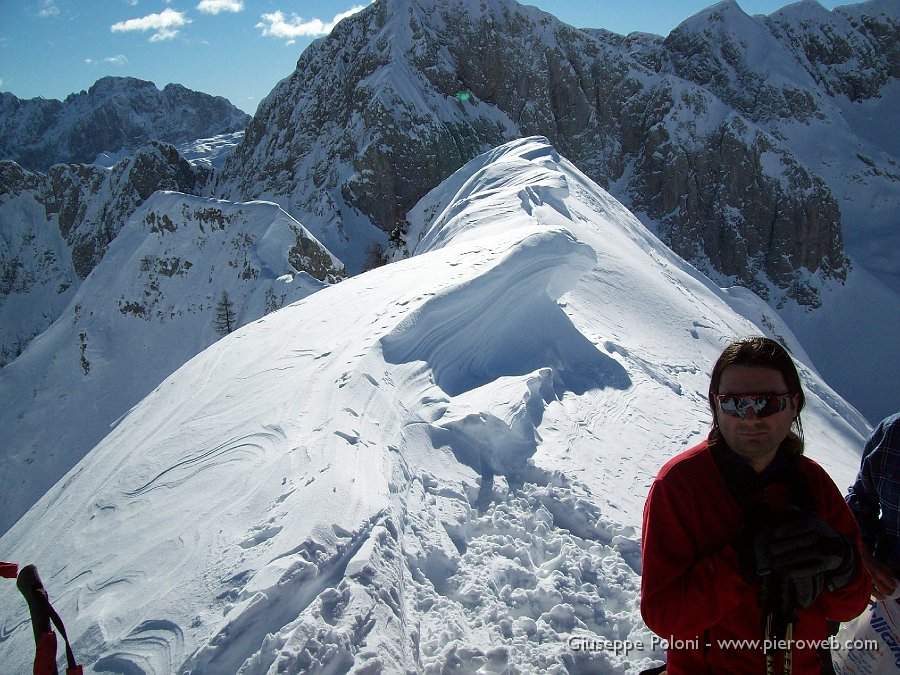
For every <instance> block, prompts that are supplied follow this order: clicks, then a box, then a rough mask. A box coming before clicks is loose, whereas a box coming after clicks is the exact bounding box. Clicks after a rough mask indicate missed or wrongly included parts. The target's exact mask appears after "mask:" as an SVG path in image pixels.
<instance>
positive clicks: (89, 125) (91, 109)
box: [0, 77, 250, 171]
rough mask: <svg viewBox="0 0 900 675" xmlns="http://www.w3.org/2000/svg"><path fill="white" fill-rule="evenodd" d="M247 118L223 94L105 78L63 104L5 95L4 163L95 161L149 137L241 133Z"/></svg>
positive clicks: (1, 123)
mask: <svg viewBox="0 0 900 675" xmlns="http://www.w3.org/2000/svg"><path fill="white" fill-rule="evenodd" d="M249 120H250V117H249V115H247V114H245V113H243V112H241V111H240V110H238V109H237V108H235V107H234V106H233V105H232V104H231V103H230V102H228V101H227V100H226V99H224V98H222V97H219V96H210V95H209V94H203V93H200V92H196V91H191V90H189V89H186V88H185V87H182V86H181V85H177V84H170V85H167V86H166V87H165V88H164V89H163V90H162V91H160V90H159V89H157V88H156V86H155V85H154V84H153V83H152V82H145V81H143V80H137V79H134V78H129V77H125V78H122V77H105V78H103V79H101V80H98V81H97V83H96V84H94V86H92V87H91V88H90V89H89V90H88V91H86V92H85V91H82V92H81V93H78V94H72V95H70V96H69V97H67V98H66V100H65V101H55V100H45V99H31V100H20V99H18V98H16V97H15V96H13V95H12V94H8V93H4V94H0V159H5V160H12V161H15V162H17V163H18V164H20V165H21V166H23V167H25V168H27V169H32V170H37V171H47V170H48V169H49V168H50V167H51V166H52V165H53V164H57V163H89V162H92V161H94V158H96V157H97V156H98V155H99V154H101V153H103V152H107V153H111V154H115V153H118V152H120V151H122V150H123V149H136V148H138V147H140V146H141V145H143V144H144V143H146V142H147V141H148V140H161V141H165V142H168V143H180V142H184V141H193V140H195V139H197V138H206V137H211V136H216V135H218V134H223V133H229V132H233V131H239V130H241V129H243V128H244V127H245V126H246V125H247V122H248V121H249Z"/></svg>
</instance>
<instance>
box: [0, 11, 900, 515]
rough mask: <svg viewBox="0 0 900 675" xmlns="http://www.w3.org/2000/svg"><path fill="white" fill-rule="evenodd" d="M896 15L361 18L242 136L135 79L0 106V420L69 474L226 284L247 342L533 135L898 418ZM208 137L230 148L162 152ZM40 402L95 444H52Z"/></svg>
mask: <svg viewBox="0 0 900 675" xmlns="http://www.w3.org/2000/svg"><path fill="white" fill-rule="evenodd" d="M898 15H900V8H898V5H897V3H896V2H892V1H889V0H872V1H871V2H867V3H862V4H859V5H849V6H845V7H841V8H838V9H836V10H833V11H827V10H825V9H824V8H822V7H821V6H820V5H818V4H817V3H815V2H800V3H797V4H794V5H790V6H788V7H785V8H784V9H782V10H780V11H779V12H776V13H774V14H772V15H770V16H767V17H763V16H755V17H750V16H748V15H746V14H745V13H744V12H743V11H742V10H741V9H740V8H739V6H738V5H737V4H736V3H735V2H732V1H730V0H726V1H725V2H721V3H719V4H716V5H714V6H712V7H710V8H709V9H707V10H704V11H703V12H700V13H699V14H697V15H695V16H693V17H691V18H689V19H687V20H686V21H685V22H684V23H682V24H681V25H680V26H679V27H678V28H676V29H675V30H674V31H673V32H672V33H671V34H670V35H669V36H667V37H665V38H663V37H660V36H653V35H647V34H632V35H629V36H620V35H615V34H613V33H610V32H608V31H603V30H586V29H585V30H583V29H576V28H573V27H571V26H568V25H566V24H563V23H561V22H560V21H558V20H557V19H555V18H554V17H552V16H551V15H549V14H546V13H544V12H541V11H539V10H537V9H535V8H533V7H527V6H523V5H519V4H517V3H516V2H513V1H512V0H485V1H484V2H480V3H472V2H465V1H462V0H451V1H449V2H438V1H437V0H378V1H377V2H375V3H373V4H372V5H371V6H369V7H368V8H367V9H366V10H364V11H362V12H359V13H358V14H356V15H354V16H352V17H350V18H348V19H346V20H344V21H343V22H341V23H340V24H338V26H337V27H336V28H335V29H334V31H333V32H332V33H331V34H330V35H329V36H328V37H327V38H324V39H322V40H319V41H317V42H315V43H314V44H313V45H312V46H310V47H309V48H308V49H307V50H306V51H305V52H304V53H303V55H302V56H301V58H300V60H299V62H298V65H297V69H296V70H295V71H294V72H293V73H292V74H291V75H290V76H289V77H287V78H286V79H284V80H283V81H282V82H281V83H279V84H278V85H277V86H276V87H275V89H274V90H273V91H272V92H271V94H270V95H269V96H268V97H267V98H266V99H265V100H264V101H263V102H262V103H261V105H260V106H259V109H258V111H257V113H256V115H255V116H254V117H253V118H252V120H251V119H250V118H248V117H247V116H245V115H244V114H243V113H241V112H240V111H238V110H237V109H236V108H234V107H233V106H231V105H230V104H228V103H227V101H224V100H222V99H216V98H213V97H209V96H206V95H203V94H197V93H195V92H189V91H188V90H185V89H184V88H182V87H178V86H175V85H170V86H168V87H166V88H165V89H164V90H163V91H162V92H160V91H159V90H158V89H156V87H155V86H154V85H152V84H150V83H146V82H141V81H139V80H134V79H130V78H105V79H104V80H101V81H99V82H98V83H97V84H96V85H95V86H94V87H92V88H91V90H90V92H82V93H81V94H73V95H72V96H70V97H69V98H68V99H67V100H66V101H65V102H59V101H42V100H32V101H19V100H18V99H16V98H15V97H13V96H11V95H9V94H3V95H0V158H2V159H3V160H4V161H2V162H0V225H2V227H0V239H2V241H0V244H2V246H0V363H2V364H5V367H4V368H3V369H2V370H0V396H7V395H8V396H9V397H10V398H9V400H11V401H12V400H16V401H18V403H16V404H15V405H10V406H8V411H9V414H8V415H6V416H4V417H3V418H2V425H0V427H2V428H4V429H11V430H13V431H14V433H15V435H16V437H17V438H20V439H25V440H24V441H23V442H24V443H25V446H21V447H19V446H17V447H19V449H18V450H16V452H20V453H21V456H20V457H19V458H18V460H17V461H21V465H22V466H28V465H29V464H30V463H31V462H33V461H34V459H33V458H34V456H35V453H38V452H40V449H42V448H46V447H49V446H53V445H54V444H59V445H60V447H61V446H62V445H64V444H67V445H66V447H65V448H64V449H60V450H59V452H60V453H63V454H65V460H62V459H61V458H59V457H57V459H59V462H58V463H57V464H54V465H53V469H50V468H48V467H43V468H42V470H46V471H51V472H52V470H56V471H58V472H64V471H65V470H66V469H68V468H69V467H70V466H71V465H72V462H73V461H76V460H77V459H78V458H79V457H80V456H82V455H83V454H84V453H86V452H87V451H88V450H89V449H90V448H91V447H92V446H93V445H94V444H95V443H97V442H98V441H99V440H100V438H102V436H103V435H104V434H105V433H106V431H107V430H108V425H109V424H111V423H112V422H113V421H114V420H116V419H117V418H118V417H120V416H121V415H122V414H123V413H124V412H126V411H127V410H128V409H129V408H130V406H132V405H134V404H135V403H137V402H138V401H139V400H140V398H142V396H143V395H144V394H146V393H147V392H149V391H150V390H151V389H152V388H153V387H155V386H156V385H157V384H158V383H159V382H160V381H161V380H162V378H163V377H165V375H166V374H167V373H168V372H171V370H173V369H174V368H176V367H177V366H178V365H180V364H181V363H183V362H184V361H185V360H187V359H189V358H190V357H191V356H193V355H194V354H196V353H197V352H199V351H200V350H202V349H203V348H204V347H206V346H208V345H209V344H210V343H211V342H213V341H214V340H216V339H217V337H218V334H217V333H216V331H215V330H214V324H215V323H216V318H217V313H218V312H219V310H220V309H221V299H222V298H221V294H222V293H223V292H227V293H228V294H229V295H230V296H231V297H232V298H233V301H234V302H235V303H236V305H235V306H236V308H237V309H240V311H239V312H237V315H236V325H238V326H240V325H243V324H245V323H247V322H251V321H254V320H256V319H258V318H260V317H261V316H263V315H264V314H265V313H266V312H269V311H271V310H272V309H276V308H277V307H280V306H281V304H283V303H285V302H291V301H294V300H298V299H300V298H302V297H305V295H306V294H308V293H311V292H313V291H314V290H316V289H319V288H322V287H323V285H325V284H328V283H333V282H335V281H337V280H339V279H342V278H344V276H346V275H347V273H350V274H358V273H359V272H360V271H362V270H363V269H364V268H366V267H369V266H372V265H375V264H379V263H382V262H385V261H387V260H399V259H401V258H403V257H405V256H406V255H409V254H411V253H412V252H413V251H414V250H415V248H416V246H417V245H418V244H419V241H418V236H419V233H421V232H423V231H424V230H423V229H422V228H421V227H415V226H413V224H412V222H411V219H410V213H411V212H412V211H413V210H414V209H415V207H416V205H417V204H418V203H419V202H420V200H421V199H422V197H423V196H424V195H426V194H427V193H428V192H429V191H430V190H432V189H433V188H435V187H436V186H439V185H442V184H443V181H445V180H446V179H447V178H448V177H450V176H451V175H452V174H453V172H454V171H455V170H457V169H458V168H459V167H461V166H462V165H464V164H465V163H466V162H467V161H469V160H470V159H471V158H473V157H475V156H476V155H478V154H479V153H482V152H484V151H485V150H488V149H490V148H493V147H496V146H499V145H501V144H502V143H504V142H506V141H509V140H511V139H515V138H519V137H522V136H531V135H540V136H542V137H545V138H547V139H548V140H549V142H550V143H551V144H552V145H553V147H555V148H556V149H557V150H558V151H559V152H560V153H561V154H562V155H563V156H565V157H567V158H568V159H569V160H571V161H572V162H573V163H574V164H575V165H577V166H578V168H579V169H580V170H581V171H583V172H584V173H585V174H586V175H587V176H588V177H590V178H591V179H592V180H594V181H596V182H597V183H598V184H599V185H601V186H603V187H606V188H607V189H608V190H609V191H610V193H612V194H613V195H614V196H615V197H616V198H617V199H619V200H620V201H621V202H622V203H623V204H624V205H625V206H626V207H628V208H629V209H630V210H631V211H633V213H634V214H635V215H637V217H638V218H639V219H640V220H641V221H642V222H643V223H644V224H645V225H646V226H647V227H648V228H649V229H650V230H651V231H652V232H654V233H655V234H656V235H658V236H659V237H660V238H661V239H662V240H663V241H664V242H665V243H666V244H667V245H668V246H670V247H671V248H672V249H673V250H674V251H675V252H676V253H678V254H679V255H681V256H682V257H684V258H685V259H686V260H688V261H689V262H690V263H691V264H693V265H694V266H695V267H696V268H698V269H699V270H701V271H702V272H704V273H705V274H707V275H709V277H710V278H711V279H712V280H713V281H714V282H715V283H716V284H718V285H720V286H722V287H731V286H742V287H746V288H750V289H752V290H753V291H755V292H756V293H757V294H759V295H760V296H761V297H762V298H764V299H765V300H766V301H767V302H768V303H769V304H770V305H771V306H772V307H773V308H774V309H777V311H778V312H779V314H780V318H781V319H783V320H784V321H785V322H786V325H787V326H789V327H790V329H791V330H792V331H793V333H794V334H796V335H797V337H798V338H799V342H800V344H802V345H803V347H804V349H805V350H806V352H807V353H808V354H809V355H810V357H811V360H812V363H814V364H815V366H816V368H818V370H819V372H820V373H821V374H822V376H823V377H824V379H825V381H827V382H828V383H829V384H831V385H832V386H833V387H834V388H835V389H836V390H837V391H838V392H839V393H840V394H842V395H843V396H845V397H846V398H847V399H848V400H849V401H850V402H852V403H853V404H854V405H856V406H857V407H858V408H859V409H860V410H861V411H862V412H864V413H865V414H866V415H867V416H868V417H869V419H870V420H875V419H878V418H880V417H881V416H883V415H884V414H887V413H888V412H891V411H894V410H897V409H900V397H898V394H897V393H896V386H895V379H896V372H895V371H896V369H895V368H892V367H889V366H890V365H891V364H893V363H895V361H896V355H897V353H898V352H900V339H898V338H897V336H898V335H900V275H898V272H897V265H896V260H897V252H898V251H900V228H898V227H897V214H898V213H900V141H898V137H897V135H896V134H895V133H894V132H893V131H892V130H893V129H895V128H898V127H900V120H898V115H900V113H898V110H900V48H898V44H900V16H898ZM188 110H192V111H193V112H191V113H190V114H188V112H187V111H188ZM244 127H246V131H245V132H244V133H243V136H242V140H239V139H240V138H241V136H240V134H241V130H242V129H244ZM212 136H218V138H219V139H226V138H227V139H228V140H227V141H221V140H220V141H216V142H211V143H208V144H203V143H200V144H194V145H193V146H192V149H191V151H190V154H188V152H187V151H182V152H179V150H178V149H177V148H176V147H175V145H173V143H174V144H178V145H179V147H182V148H186V147H187V144H188V143H189V142H191V141H195V140H196V139H202V138H209V137H212ZM238 140H239V143H238V145H237V146H236V147H234V149H233V151H232V152H231V153H230V154H228V156H227V159H225V160H224V162H223V157H224V156H225V154H226V152H223V151H222V148H223V147H226V148H227V147H229V146H230V144H231V143H234V142H238ZM203 148H208V149H212V148H215V149H214V150H213V151H212V154H216V153H217V157H216V159H215V160H210V161H204V150H203ZM116 158H121V159H119V160H118V161H117V162H116V161H115V160H116ZM188 158H190V161H188ZM95 161H96V162H97V164H91V163H92V162H95ZM111 161H112V162H114V164H113V166H111V167H109V168H107V167H106V166H101V165H108V164H109V163H110V162H111ZM160 190H162V191H167V192H166V193H165V194H163V195H160V194H159V191H160ZM174 193H177V194H174ZM259 200H263V201H264V202H269V203H268V204H260V203H258V202H259ZM252 202H257V203H255V204H252ZM235 213H240V214H241V215H240V216H236V215H233V214H235ZM217 214H218V215H217ZM229 214H232V215H229ZM437 215H438V214H436V213H426V214H421V215H420V217H421V218H424V219H425V220H428V219H429V218H433V217H436V216H437ZM273 222H278V223H280V225H279V226H278V227H277V228H276V230H277V232H279V234H278V235H277V236H276V235H273V234H270V231H271V227H272V223H273ZM232 230H233V232H232ZM123 232H127V233H129V234H128V237H129V239H128V241H129V244H128V246H129V247H131V248H129V249H128V250H130V251H132V253H129V254H128V255H127V256H126V255H125V254H123V253H121V251H123V250H125V248H123V247H125V246H126V245H125V244H124V243H117V242H118V241H119V237H120V236H121V234H122V233H123ZM288 232H290V233H292V234H290V235H288V234H287V233H288ZM210 237H214V238H215V237H219V238H223V237H224V238H225V239H227V240H228V242H230V243H229V244H228V245H225V244H221V242H220V244H221V245H220V244H216V246H215V247H213V249H204V250H205V251H206V252H205V253H204V254H203V256H204V263H203V264H202V265H201V264H200V263H198V261H197V260H195V259H194V257H192V256H191V255H190V254H189V251H192V250H194V248H198V249H199V248H200V247H201V245H202V244H203V243H204V242H207V241H208V240H209V239H210ZM217 241H218V240H217ZM209 250H214V251H215V254H212V253H209ZM114 251H118V252H119V253H117V254H116V255H115V256H113V257H110V254H111V252H114ZM137 251H140V255H138V253H136V252H137ZM263 260H265V261H268V262H266V263H265V264H263V262H262V261H263ZM254 261H256V262H254ZM273 261H275V262H273ZM186 262H190V264H191V265H190V267H187V266H186V264H185V263H186ZM98 279H105V280H107V281H106V282H105V283H104V284H100V285H98V283H99V282H98V281H97V280H98ZM188 279H189V280H190V283H189V285H190V286H191V292H190V293H189V294H188V295H184V294H183V293H184V289H183V288H182V286H181V285H179V284H182V283H183V282H185V280H188ZM294 280H298V281H294ZM301 281H302V283H301ZM256 284H260V286H259V287H258V288H257V287H256ZM176 289H178V290H176ZM260 289H262V290H260ZM270 291H271V295H270V293H269V292H270ZM260 293H262V295H260ZM735 294H736V297H739V296H740V293H739V292H738V291H735ZM170 296H171V297H170ZM123 310H124V311H123ZM661 311H663V310H661ZM110 317H114V319H115V320H112V319H111V318H110ZM175 325H178V326H179V328H178V329H177V330H172V331H171V332H167V331H169V329H172V328H173V327H174V326H175ZM772 326H773V329H772V330H775V328H774V326H775V324H774V323H773V324H772ZM151 327H152V328H151ZM48 329H49V330H48ZM126 334H127V335H129V336H131V337H129V338H127V340H125V338H120V340H125V341H126V342H128V343H129V345H130V346H128V347H127V348H125V347H123V346H122V343H121V342H117V339H116V337H115V336H117V335H123V336H124V335H126ZM141 334H145V335H146V336H147V337H146V338H145V341H140V340H138V338H137V337H135V336H139V335H141ZM50 336H52V337H50ZM166 336H169V337H168V338H167V337H166ZM185 336H191V338H190V339H185ZM41 343H43V345H44V346H41ZM51 343H52V344H54V345H55V346H54V347H53V349H50V348H49V347H47V346H46V345H49V344H51ZM161 345H165V347H162V346H161ZM108 349H109V350H111V351H107V350H108ZM156 349H167V350H169V351H170V352H171V353H170V354H169V355H168V356H167V357H166V358H165V359H162V360H161V361H160V362H159V363H157V364H156V365H154V367H153V368H150V369H148V370H147V372H148V373H152V374H148V376H147V380H146V381H143V382H141V383H136V382H135V383H132V384H129V385H128V386H127V387H125V388H124V389H123V391H122V392H121V395H120V396H110V397H104V398H102V399H101V400H98V399H97V398H96V396H94V398H91V397H90V396H86V395H85V394H84V392H87V391H93V392H95V393H96V392H99V391H101V390H103V391H106V390H105V389H103V387H113V386H114V385H113V384H112V383H115V382H125V381H128V382H131V380H130V379H129V378H130V377H131V376H130V375H128V373H129V371H130V369H132V367H133V364H134V362H135V360H136V359H140V358H142V357H141V356H140V355H141V354H144V353H150V352H153V351H154V350H156ZM29 354H31V355H30V356H29ZM45 361H46V362H45ZM20 363H27V364H28V365H27V366H24V365H17V364H20ZM85 363H87V366H85ZM101 373H102V376H101ZM63 374H64V375H63ZM52 382H65V383H66V387H67V388H68V389H67V392H66V397H65V398H64V397H59V396H57V397H56V398H55V399H53V397H52V389H50V387H51V384H52ZM101 384H102V386H101ZM45 389H46V392H45V393H44V394H41V392H44V391H45ZM22 391H31V392H33V395H32V398H31V399H30V400H29V399H22V400H19V399H21V392H22ZM78 392H82V393H81V394H79V393H78ZM44 396H50V397H51V398H50V399H46V400H45V399H44V398H43V397H44ZM16 397H19V398H18V399H17V398H16ZM51 399H52V400H51ZM3 400H6V399H3ZM36 401H41V402H40V403H37V402H36ZM48 411H56V412H54V415H56V414H57V413H58V414H59V419H62V417H66V419H82V420H83V419H89V420H91V423H90V425H88V426H89V427H90V428H89V429H87V430H86V431H85V432H84V433H83V434H82V433H81V432H79V434H77V436H78V437H77V438H75V437H74V436H72V437H69V436H65V437H56V436H55V435H54V434H55V433H56V432H55V431H54V429H52V428H48V426H47V424H46V421H45V417H46V415H47V414H48ZM38 412H40V414H38ZM4 415H5V413H4ZM10 433H13V432H12V431H11V432H10ZM7 435H9V434H7ZM26 446H27V447H26ZM42 466H43V465H42ZM61 475H62V473H57V474H56V475H53V476H51V475H50V474H49V473H48V474H47V476H46V478H45V480H46V481H49V482H48V483H47V485H48V486H49V485H50V484H52V482H53V481H55V480H56V479H57V478H59V477H60V476H61ZM22 480H25V478H22ZM4 487H5V486H4ZM20 488H21V485H20V486H18V487H11V488H10V490H12V491H14V490H15V489H20ZM9 494H11V495H12V492H9ZM10 500H12V501H15V498H14V497H10ZM16 504H17V507H16V508H17V509H18V508H21V507H23V506H25V505H24V503H19V502H16ZM10 515H11V516H12V515H14V514H13V513H12V512H10Z"/></svg>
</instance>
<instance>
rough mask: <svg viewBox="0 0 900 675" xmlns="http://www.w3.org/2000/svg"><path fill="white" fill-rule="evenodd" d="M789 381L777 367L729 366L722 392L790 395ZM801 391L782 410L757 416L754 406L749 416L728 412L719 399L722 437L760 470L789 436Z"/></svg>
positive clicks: (720, 389)
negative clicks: (787, 381)
mask: <svg viewBox="0 0 900 675" xmlns="http://www.w3.org/2000/svg"><path fill="white" fill-rule="evenodd" d="M787 392H788V388H787V383H786V382H785V381H784V376H783V375H782V374H781V372H779V371H777V370H775V369H774V368H755V367H751V366H728V367H727V368H726V369H725V370H723V371H722V377H721V379H720V381H719V394H732V395H735V394H786V393H787ZM798 398H799V395H798V394H794V395H793V396H791V397H790V399H789V401H788V404H787V406H786V407H785V409H784V410H782V411H781V412H777V413H775V414H774V415H769V416H768V417H757V416H756V413H755V412H754V411H753V409H752V408H751V409H750V410H748V411H747V413H746V419H740V418H738V417H732V416H731V415H726V414H725V413H723V412H722V410H721V409H720V408H719V407H718V405H719V404H718V401H717V402H716V407H717V409H716V420H717V422H718V425H719V431H720V432H721V433H722V438H724V439H725V442H726V443H728V445H729V447H730V448H731V449H732V450H734V451H735V452H736V453H737V454H738V455H740V456H741V457H743V458H744V459H745V460H747V461H748V462H749V463H750V465H751V466H753V468H754V469H756V471H757V473H758V472H760V471H762V470H763V469H765V468H766V467H767V466H768V465H769V463H770V462H771V461H772V460H773V459H774V458H775V453H776V452H777V451H778V446H780V445H781V442H782V441H783V440H784V439H785V438H786V437H787V435H788V432H789V431H790V430H791V424H792V423H793V421H794V418H795V417H796V416H797V404H798Z"/></svg>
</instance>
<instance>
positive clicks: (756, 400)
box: [719, 394, 789, 419]
mask: <svg viewBox="0 0 900 675" xmlns="http://www.w3.org/2000/svg"><path fill="white" fill-rule="evenodd" d="M788 396H789V394H780V395H771V396H765V395H763V396H747V395H743V396H719V409H720V410H721V411H722V412H723V413H725V414H726V415H730V416H731V417H739V418H740V419H746V417H747V412H748V411H750V410H753V412H754V413H756V416H757V417H768V416H769V415H774V414H775V413H779V412H781V411H782V410H784V409H785V408H786V407H787V402H788Z"/></svg>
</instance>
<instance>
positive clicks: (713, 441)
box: [709, 336, 806, 455]
mask: <svg viewBox="0 0 900 675" xmlns="http://www.w3.org/2000/svg"><path fill="white" fill-rule="evenodd" d="M729 366H749V367H751V368H771V369H773V370H777V371H778V372H780V373H781V375H782V376H783V377H784V381H785V384H787V388H788V392H789V393H791V394H796V395H797V396H798V402H797V416H796V417H795V418H794V424H793V426H792V428H791V431H790V432H788V435H787V438H786V439H785V440H784V443H783V445H784V446H785V447H786V448H787V450H788V451H789V452H791V453H792V454H796V455H802V454H803V424H802V423H801V422H800V411H801V410H803V406H804V405H805V404H806V396H805V395H804V394H803V387H802V386H801V384H800V375H799V374H798V373H797V367H796V366H795V365H794V360H793V359H792V358H791V355H790V354H788V352H787V350H786V349H785V348H784V347H782V346H781V345H780V344H779V343H777V342H776V341H775V340H772V339H769V338H767V337H762V336H754V337H748V338H743V339H741V340H735V341H734V342H732V343H731V344H730V345H728V346H727V347H726V348H725V351H723V352H722V354H721V356H719V360H718V361H716V364H715V365H714V366H713V371H712V375H711V376H710V378H709V407H710V410H712V416H713V422H712V429H710V431H709V444H710V446H714V445H717V444H719V443H724V439H723V438H722V434H721V433H720V432H719V423H718V406H717V405H716V397H717V396H718V395H719V382H720V381H721V379H722V373H723V372H724V371H725V369H726V368H728V367H729Z"/></svg>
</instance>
